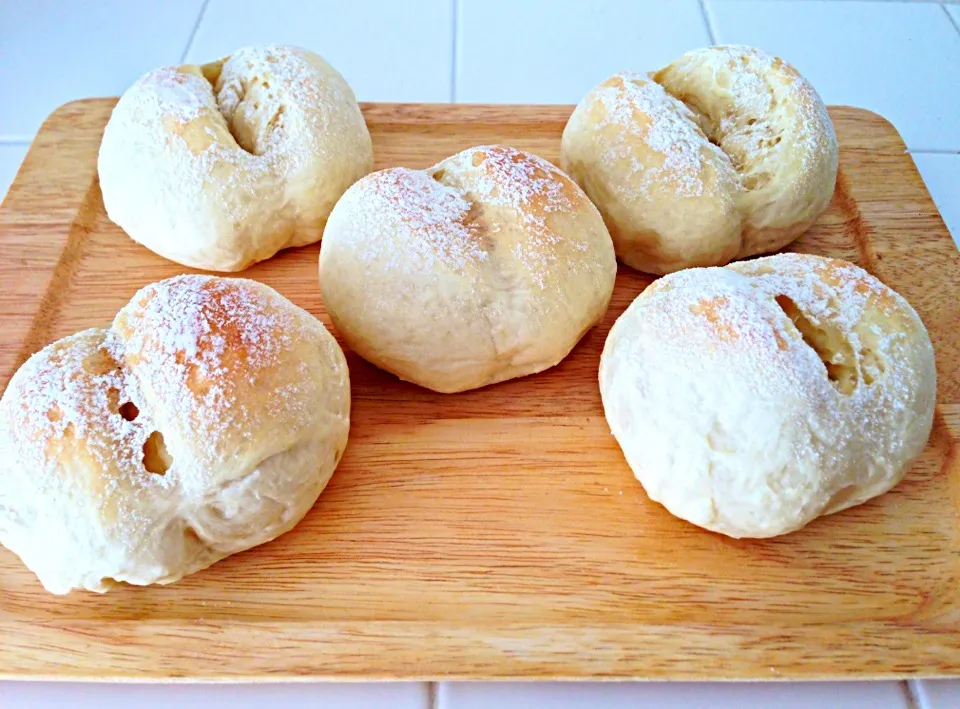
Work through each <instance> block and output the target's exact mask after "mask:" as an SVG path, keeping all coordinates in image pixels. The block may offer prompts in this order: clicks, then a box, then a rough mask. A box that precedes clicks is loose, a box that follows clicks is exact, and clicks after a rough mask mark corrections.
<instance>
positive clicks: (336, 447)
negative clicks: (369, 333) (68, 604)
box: [0, 276, 350, 594]
mask: <svg viewBox="0 0 960 709" xmlns="http://www.w3.org/2000/svg"><path fill="white" fill-rule="evenodd" d="M349 415H350V385H349V378H348V373H347V365H346V360H345V358H344V356H343V352H342V351H341V350H340V347H339V346H338V345H337V343H336V341H335V340H334V339H333V336H332V335H330V333H328V332H327V331H326V329H325V328H324V326H323V324H322V323H320V321H318V320H317V319H316V318H314V317H313V316H311V315H310V314H309V313H307V312H306V311H304V310H301V309H300V308H298V307H296V306H294V305H293V304H292V303H290V301H288V300H286V299H285V298H283V297H282V296H280V295H279V294H277V293H276V292H275V291H273V290H272V289H270V288H268V287H267V286H264V285H261V284H259V283H256V282H254V281H248V280H243V279H222V278H214V277H210V276H179V277H176V278H171V279H169V280H165V281H160V282H158V283H154V284H152V285H149V286H147V287H146V288H144V289H142V290H141V291H140V292H138V293H137V294H136V295H135V296H134V297H133V300H131V301H130V303H129V304H128V305H126V306H125V307H124V308H123V309H122V310H121V311H120V312H119V314H118V315H117V317H116V319H115V320H114V321H113V325H112V326H111V327H110V328H109V329H101V328H96V329H91V330H85V331H83V332H80V333H78V334H76V335H73V336H70V337H66V338H64V339H62V340H59V341H57V342H54V343H53V344H51V345H49V346H48V347H46V348H44V349H43V350H41V351H40V352H38V353H37V354H35V355H33V357H31V358H30V359H29V360H27V362H26V363H25V364H24V365H23V366H22V367H21V368H20V369H19V370H18V371H17V373H16V374H15V375H14V376H13V379H12V380H11V381H10V384H9V386H8V387H7V390H6V392H5V393H4V395H3V398H2V399H0V452H2V456H0V543H2V544H3V545H4V546H5V547H7V548H8V549H10V550H11V551H13V552H14V553H15V554H17V555H19V556H20V558H21V559H22V560H23V561H24V563H25V564H26V565H27V566H28V567H29V568H30V569H31V570H32V571H33V572H34V573H35V574H36V575H37V576H38V577H39V579H40V582H41V583H42V584H43V586H44V587H45V588H46V589H47V590H48V591H50V592H51V593H55V594H66V593H69V592H70V591H71V590H73V589H87V590H90V591H96V592H104V591H107V590H109V589H110V588H111V587H112V586H113V585H115V584H116V583H117V582H126V583H130V584H137V585H146V584H153V583H160V584H166V583H172V582H174V581H177V580H178V579H180V578H182V577H183V576H186V575H187V574H191V573H193V572H195V571H198V570H200V569H203V568H205V567H207V566H209V565H210V564H213V563H214V562H216V561H218V560H220V559H222V558H223V557H225V556H228V555H230V554H233V553H235V552H239V551H243V550H244V549H249V548H250V547H253V546H256V545H258V544H262V543H264V542H267V541H269V540H271V539H273V538H275V537H277V536H279V535H280V534H283V533H284V532H286V531H287V530H289V529H291V528H292V527H293V526H294V525H295V524H296V523H297V522H298V521H300V519H301V518H302V517H303V516H304V515H305V514H306V512H307V511H308V510H309V509H310V507H311V506H312V505H313V503H314V502H315V501H316V499H317V496H318V495H319V494H320V492H321V491H322V490H323V488H324V486H326V484H327V481H328V480H329V479H330V476H331V475H332V474H333V471H334V468H335V467H336V466H337V463H338V462H339V460H340V456H341V455H342V454H343V451H344V448H345V446H346V443H347V433H348V429H349V425H350V421H349Z"/></svg>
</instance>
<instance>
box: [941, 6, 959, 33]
mask: <svg viewBox="0 0 960 709" xmlns="http://www.w3.org/2000/svg"><path fill="white" fill-rule="evenodd" d="M940 9H941V10H943V14H944V15H946V16H947V19H948V20H950V24H951V25H953V29H955V30H956V31H957V32H960V24H958V23H957V18H955V17H954V16H953V13H952V12H950V10H948V9H947V6H946V4H944V3H941V4H940Z"/></svg>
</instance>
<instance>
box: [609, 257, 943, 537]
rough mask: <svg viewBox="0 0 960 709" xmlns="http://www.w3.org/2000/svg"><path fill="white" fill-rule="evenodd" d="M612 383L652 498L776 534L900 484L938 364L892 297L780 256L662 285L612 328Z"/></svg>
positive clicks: (724, 525)
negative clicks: (936, 364) (935, 363)
mask: <svg viewBox="0 0 960 709" xmlns="http://www.w3.org/2000/svg"><path fill="white" fill-rule="evenodd" d="M600 387H601V393H602V396H603V402H604V410H605V413H606V415H607V419H608V421H609V422H610V426H611V430H612V431H613V433H614V435H615V436H616V437H617V440H618V441H619V442H620V445H621V446H622V447H623V450H624V453H625V455H626V457H627V460H628V462H629V463H630V465H631V468H632V469H633V470H634V472H635V473H636V475H637V477H638V478H639V479H640V480H641V482H642V483H643V485H644V487H645V488H646V489H647V492H648V493H649V495H650V497H651V498H652V499H654V500H657V501H659V502H662V503H663V504H664V505H665V506H667V508H668V509H670V510H671V511H672V512H673V513H674V514H677V515H678V516H681V517H683V518H685V519H688V520H690V521H692V522H694V523H696V524H698V525H700V526H704V527H707V528H708V529H713V530H715V531H719V532H722V533H725V534H729V535H731V536H736V537H743V536H747V537H769V536H775V535H778V534H783V533H786V532H789V531H793V530H795V529H798V528H799V527H802V526H803V525H805V524H806V523H808V522H809V521H811V520H812V519H813V518H815V517H817V516H819V515H821V514H829V513H832V512H836V511H839V510H841V509H844V508H846V507H848V506H851V505H855V504H859V503H861V502H864V501H866V500H867V499H869V498H871V497H874V496H876V495H878V494H881V493H883V492H885V491H886V490H888V489H889V488H890V487H892V486H893V485H894V484H896V483H897V482H898V481H899V480H900V479H901V478H902V476H903V474H904V473H905V472H906V469H907V466H908V465H909V463H910V462H912V460H914V459H915V458H916V456H917V455H919V453H920V452H921V451H922V449H923V446H924V444H925V441H926V438H927V436H928V435H929V431H930V426H931V422H932V416H933V409H934V397H935V391H936V370H935V366H934V361H933V351H932V348H931V346H930V341H929V338H928V337H927V334H926V332H925V330H924V328H923V325H922V323H921V322H920V321H919V318H917V316H916V313H914V312H913V310H912V309H911V308H910V307H909V305H907V304H906V302H905V301H903V300H902V299H901V298H899V296H896V294H894V293H893V291H891V290H890V289H888V288H886V287H885V286H883V285H882V284H880V283H879V281H877V280H876V279H874V278H872V277H871V276H869V275H868V274H866V273H865V272H864V271H862V270H861V269H859V268H857V267H855V266H853V265H852V264H849V263H846V262H841V261H835V260H831V259H825V258H820V257H814V256H806V255H798V254H784V255H778V256H772V257H768V258H765V259H757V260H755V261H746V262H740V263H737V264H733V265H731V266H728V267H724V268H696V269H688V270H685V271H681V272H678V273H674V274H672V275H669V276H666V277H664V278H662V279H660V280H659V281H657V282H655V283H654V284H653V285H651V286H650V287H649V288H648V289H647V290H646V291H644V293H643V294H642V295H641V296H640V297H639V298H637V300H636V301H635V302H634V303H633V304H632V305H631V306H630V308H628V309H627V311H626V312H625V313H624V314H623V316H621V318H620V319H618V321H617V323H616V324H615V325H614V327H613V328H612V330H611V332H610V335H609V337H608V340H607V344H606V347H605V350H604V353H603V357H602V360H601V366H600Z"/></svg>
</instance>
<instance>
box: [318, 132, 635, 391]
mask: <svg viewBox="0 0 960 709" xmlns="http://www.w3.org/2000/svg"><path fill="white" fill-rule="evenodd" d="M616 272H617V264H616V257H615V256H614V253H613V244H612V243H611V241H610V235H609V234H608V233H607V230H606V228H605V227H604V225H603V220H602V219H601V217H600V214H599V213H598V212H597V210H596V208H595V207H594V206H593V205H592V204H591V203H590V200H588V199H587V197H586V195H584V194H583V192H582V191H581V190H580V188H579V187H577V186H576V184H574V183H573V181H572V180H570V178H568V177H567V176H566V175H564V174H563V173H562V172H560V170H558V169H557V168H556V167H554V166H553V165H551V164H550V163H548V162H546V161H545V160H542V159H540V158H538V157H536V156H535V155H531V154H529V153H525V152H522V151H520V150H515V149H513V148H507V147H503V146H481V147H476V148H470V149H469V150H464V151H463V152H461V153H458V154H456V155H454V156H452V157H450V158H447V159H446V160H444V161H442V162H440V163H438V164H437V165H434V166H433V167H431V168H428V169H426V170H410V169H407V168H399V167H398V168H391V169H389V170H382V171H380V172H376V173H373V174H372V175H368V176H367V177H365V178H364V179H362V180H360V181H359V182H357V184H355V185H354V186H353V187H351V188H350V189H349V190H347V193H346V194H345V195H344V196H343V198H342V199H341V200H340V201H339V202H338V203H337V206H336V207H335V208H334V210H333V214H331V215H330V221H329V222H328V224H327V230H326V232H325V234H324V237H323V243H322V244H321V246H320V287H321V289H322V291H323V297H324V300H325V301H326V305H327V310H328V312H329V313H330V317H331V318H332V319H333V322H334V325H336V327H337V330H339V331H340V334H341V335H342V336H343V338H344V340H345V341H346V342H347V344H348V345H349V346H350V347H351V348H353V349H354V350H355V351H356V352H357V353H358V354H359V355H360V356H361V357H364V358H365V359H367V360H369V361H370V362H372V363H373V364H375V365H377V366H378V367H381V368H382V369H385V370H387V371H389V372H392V373H394V374H396V375H397V376H399V377H400V378H401V379H404V380H407V381H410V382H413V383H415V384H419V385H420V386H423V387H426V388H428V389H433V390H435V391H439V392H457V391H464V390H466V389H474V388H476V387H481V386H484V385H486V384H492V383H494V382H500V381H503V380H505V379H511V378H513V377H522V376H524V375H527V374H533V373H534V372H539V371H541V370H544V369H547V368H549V367H552V366H553V365H555V364H557V363H558V362H559V361H560V360H562V359H563V358H564V357H566V356H567V354H568V353H569V352H570V350H571V349H573V346H574V345H575V344H577V342H578V341H579V340H580V338H581V337H582V336H583V335H584V333H585V332H586V331H587V330H589V329H590V328H591V327H592V326H593V325H595V324H597V323H598V322H599V321H600V320H601V319H602V318H603V315H604V313H605V312H606V309H607V304H608V303H609V302H610V296H611V294H612V293H613V282H614V278H615V277H616Z"/></svg>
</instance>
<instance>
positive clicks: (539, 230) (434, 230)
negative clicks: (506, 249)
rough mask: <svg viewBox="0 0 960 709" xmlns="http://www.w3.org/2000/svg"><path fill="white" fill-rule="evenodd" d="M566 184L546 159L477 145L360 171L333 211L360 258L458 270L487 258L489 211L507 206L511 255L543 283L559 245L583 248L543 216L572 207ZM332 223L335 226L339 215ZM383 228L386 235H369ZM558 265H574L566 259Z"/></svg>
mask: <svg viewBox="0 0 960 709" xmlns="http://www.w3.org/2000/svg"><path fill="white" fill-rule="evenodd" d="M574 190H579V188H577V187H576V185H574V184H573V183H572V182H571V181H570V180H569V178H568V177H566V176H565V175H564V174H563V173H562V172H561V171H560V170H559V169H557V168H556V167H555V166H553V165H552V164H550V163H549V162H547V161H546V160H543V159H541V158H538V157H537V156H535V155H531V154H530V153H525V152H523V151H520V150H516V149H514V148H509V147H505V146H500V145H482V146H478V147H475V148H470V149H469V150H465V151H463V152H461V153H458V154H456V155H454V156H452V157H450V158H448V159H446V160H444V161H442V162H440V163H438V164H437V165H434V166H433V167H431V168H429V169H427V170H411V169H409V168H404V167H397V168H390V169H387V170H382V171H380V172H377V173H374V174H372V175H368V176H367V177H366V178H364V179H363V180H361V181H359V182H358V183H357V184H356V185H354V187H353V188H351V189H350V190H349V191H348V193H347V194H346V195H345V196H344V199H343V200H342V201H341V202H342V204H341V205H338V209H337V211H341V210H343V212H344V213H347V212H349V215H350V216H349V220H350V224H349V225H345V228H344V229H342V233H343V234H344V235H345V236H346V237H347V240H348V241H349V243H350V244H351V249H352V250H353V253H354V255H355V256H356V257H357V258H359V259H361V260H362V261H366V262H379V263H381V264H383V265H385V266H386V267H387V268H388V269H397V270H400V269H405V268H406V269H410V268H413V269H416V271H417V272H418V273H419V272H422V271H424V270H427V269H433V268H435V267H436V266H437V264H443V265H444V266H446V267H447V268H449V269H451V270H453V271H454V272H458V273H464V272H467V271H469V270H471V269H474V268H478V267H481V266H482V265H483V264H489V262H490V258H491V255H490V254H491V252H492V251H494V250H496V249H497V248H498V240H497V236H496V234H497V232H498V231H499V230H500V229H501V225H500V223H499V221H498V220H499V219H500V218H499V217H494V216H492V215H491V214H490V213H489V212H490V211H491V210H498V209H503V210H507V211H508V212H509V214H510V218H511V219H515V220H516V221H517V222H519V226H520V228H521V230H522V235H523V238H522V239H520V240H519V241H518V243H517V244H515V245H514V247H513V255H514V257H515V258H516V259H517V260H519V261H520V262H521V263H522V264H523V265H524V267H525V269H526V270H527V272H528V273H529V275H530V278H531V281H532V282H533V284H534V285H536V286H538V287H539V288H544V287H545V286H546V282H547V274H548V271H549V269H550V268H552V267H553V266H554V265H555V264H554V259H555V253H556V252H557V251H559V250H560V249H558V248H557V247H558V246H559V245H561V244H563V245H565V246H571V247H573V249H575V250H576V251H577V252H580V253H586V252H587V251H588V250H589V244H588V243H587V242H586V241H585V240H583V239H582V238H581V237H580V235H579V234H576V233H573V234H569V235H566V236H564V237H561V236H560V235H559V234H557V233H556V232H555V231H554V230H553V229H552V228H551V227H550V224H549V217H550V215H552V214H571V213H574V212H575V211H576V210H575V207H574V204H573V202H572V201H571V198H570V193H571V192H572V191H574ZM584 202H586V199H585V198H584ZM578 208H579V207H578ZM338 218H339V216H338V215H336V214H335V216H334V220H335V221H336V220H337V219H338ZM335 229H336V230H337V231H338V233H339V232H341V229H340V226H339V222H337V226H336V227H335ZM384 231H387V232H389V233H391V234H392V236H393V238H392V239H381V238H375V237H374V235H375V234H380V233H383V232H384ZM566 267H567V268H568V269H570V270H576V269H577V268H578V267H579V266H578V263H575V262H574V260H572V259H571V260H570V262H569V263H567V264H566Z"/></svg>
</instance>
